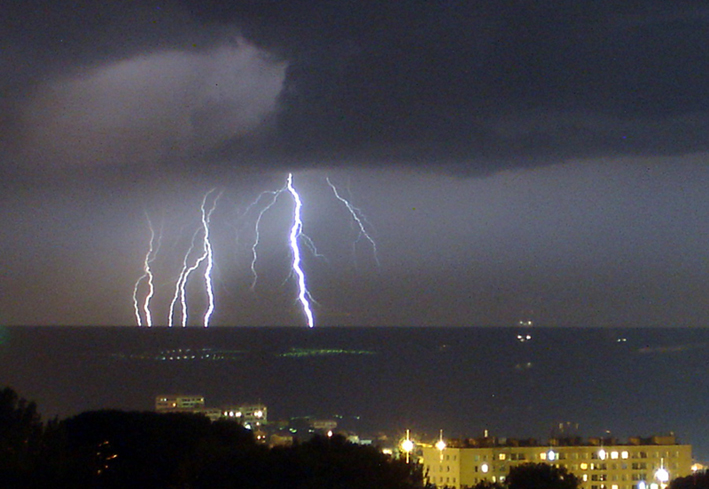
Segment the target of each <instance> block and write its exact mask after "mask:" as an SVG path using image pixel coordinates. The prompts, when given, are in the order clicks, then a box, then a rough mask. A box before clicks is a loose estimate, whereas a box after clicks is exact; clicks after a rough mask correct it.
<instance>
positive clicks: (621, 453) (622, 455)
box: [620, 451, 628, 458]
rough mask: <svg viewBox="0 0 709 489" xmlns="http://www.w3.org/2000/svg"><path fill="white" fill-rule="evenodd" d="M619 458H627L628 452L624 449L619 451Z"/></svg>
mask: <svg viewBox="0 0 709 489" xmlns="http://www.w3.org/2000/svg"><path fill="white" fill-rule="evenodd" d="M620 458H628V452H626V451H623V452H620Z"/></svg>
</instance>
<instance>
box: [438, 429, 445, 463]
mask: <svg viewBox="0 0 709 489" xmlns="http://www.w3.org/2000/svg"><path fill="white" fill-rule="evenodd" d="M436 449H438V451H439V453H440V455H441V461H443V450H445V449H446V442H445V441H444V440H443V430H441V436H440V437H439V438H438V441H437V442H436Z"/></svg>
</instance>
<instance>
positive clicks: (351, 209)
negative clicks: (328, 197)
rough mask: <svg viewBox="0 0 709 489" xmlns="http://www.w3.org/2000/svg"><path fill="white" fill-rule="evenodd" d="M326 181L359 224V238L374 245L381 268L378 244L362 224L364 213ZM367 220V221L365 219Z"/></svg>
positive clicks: (375, 258) (375, 259)
mask: <svg viewBox="0 0 709 489" xmlns="http://www.w3.org/2000/svg"><path fill="white" fill-rule="evenodd" d="M325 180H326V181H327V184H328V185H329V186H330V188H331V189H332V191H333V193H334V194H335V197H336V198H337V200H339V201H340V202H342V203H343V204H345V207H347V210H348V211H349V212H350V214H351V215H352V219H354V221H355V222H356V223H357V226H358V227H359V236H360V237H362V236H364V237H365V238H366V239H367V241H369V243H370V244H371V245H372V252H373V253H374V261H376V262H377V266H379V256H378V255H377V243H375V242H374V240H373V239H372V237H371V236H370V235H369V233H368V232H367V230H366V229H365V227H364V222H362V220H363V219H365V218H360V215H361V214H362V211H360V210H359V209H358V208H356V207H354V206H353V205H352V204H351V203H350V201H349V200H347V199H345V198H344V197H342V196H341V195H340V193H339V192H338V191H337V187H335V185H334V184H333V183H332V182H331V181H330V177H325ZM365 220H366V219H365Z"/></svg>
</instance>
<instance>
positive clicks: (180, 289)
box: [167, 229, 199, 327]
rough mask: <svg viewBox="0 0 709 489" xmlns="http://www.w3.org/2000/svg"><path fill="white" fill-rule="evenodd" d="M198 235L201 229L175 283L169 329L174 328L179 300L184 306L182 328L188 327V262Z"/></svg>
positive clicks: (193, 236) (194, 238)
mask: <svg viewBox="0 0 709 489" xmlns="http://www.w3.org/2000/svg"><path fill="white" fill-rule="evenodd" d="M198 234H199V229H197V230H196V231H195V232H194V234H192V242H191V243H190V247H189V249H188V250H187V253H185V257H184V259H183V260H182V270H181V271H180V275H179V277H178V278H177V282H175V294H174V295H173V296H172V302H170V312H169V313H168V317H167V325H168V326H169V327H172V326H173V320H174V316H175V304H177V300H178V299H180V305H181V306H182V326H186V325H187V301H186V300H185V294H184V287H185V281H186V280H187V270H188V269H189V268H190V267H189V266H188V265H187V261H188V260H189V257H190V255H191V254H192V251H193V250H194V245H195V240H196V239H197V235H198Z"/></svg>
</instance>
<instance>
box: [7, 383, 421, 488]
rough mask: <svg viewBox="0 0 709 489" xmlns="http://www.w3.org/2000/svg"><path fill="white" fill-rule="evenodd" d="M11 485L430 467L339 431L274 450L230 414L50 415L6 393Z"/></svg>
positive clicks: (267, 483)
mask: <svg viewBox="0 0 709 489" xmlns="http://www.w3.org/2000/svg"><path fill="white" fill-rule="evenodd" d="M0 487H2V488H23V489H24V488H43V489H44V488H50V487H51V488H57V489H59V488H67V489H68V488H71V489H81V488H91V489H102V488H107V489H108V488H121V489H125V488H150V489H160V488H176V489H177V488H180V489H182V488H194V489H200V488H205V489H206V488H209V489H221V488H230V489H232V488H264V489H265V488H299V489H310V488H312V489H316V488H318V489H320V488H341V489H348V488H351V489H360V488H361V489H365V488H372V489H374V488H378V489H388V488H391V489H409V488H417V487H418V488H420V487H424V484H423V477H422V474H421V471H420V467H418V466H416V465H413V464H406V463H405V462H404V461H403V460H395V459H392V458H391V457H388V456H386V455H384V454H382V453H381V452H380V451H379V450H377V449H375V448H373V447H367V446H360V445H356V444H352V443H349V442H347V441H346V440H345V439H344V438H342V437H338V436H333V437H332V438H327V437H315V438H313V439H311V440H309V441H307V442H304V443H296V444H294V445H293V446H289V447H276V448H270V449H269V448H268V447H265V446H263V445H261V444H258V443H256V442H255V440H254V437H253V436H252V434H251V432H250V431H248V430H246V429H244V428H242V427H241V426H240V425H238V424H236V423H234V422H230V421H223V422H214V423H212V422H210V421H209V420H208V419H207V418H206V417H204V416H200V415H193V414H156V413H152V412H123V411H110V410H106V411H93V412H86V413H82V414H79V415H77V416H74V417H71V418H68V419H65V420H61V421H57V420H55V421H50V422H47V423H42V421H41V419H40V417H39V415H38V414H37V411H36V406H35V405H34V403H31V402H27V401H25V400H24V399H21V398H20V397H19V396H18V395H17V394H16V393H15V392H14V391H13V390H12V389H9V388H5V389H3V390H2V391H0Z"/></svg>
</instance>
